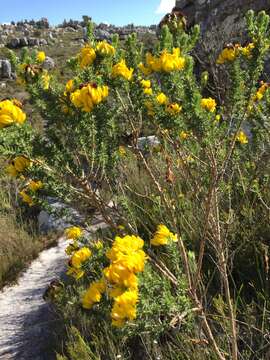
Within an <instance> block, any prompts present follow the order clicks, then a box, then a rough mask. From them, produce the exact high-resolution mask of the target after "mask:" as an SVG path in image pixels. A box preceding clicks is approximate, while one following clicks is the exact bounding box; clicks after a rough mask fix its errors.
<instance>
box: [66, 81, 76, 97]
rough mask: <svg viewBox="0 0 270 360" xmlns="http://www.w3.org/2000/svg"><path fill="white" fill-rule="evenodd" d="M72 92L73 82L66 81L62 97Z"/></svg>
mask: <svg viewBox="0 0 270 360" xmlns="http://www.w3.org/2000/svg"><path fill="white" fill-rule="evenodd" d="M73 90H74V81H73V80H72V79H71V80H68V82H67V83H66V86H65V92H64V95H65V96H67V95H68V94H70V93H71V92H72V91H73Z"/></svg>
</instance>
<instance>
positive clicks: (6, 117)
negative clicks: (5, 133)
mask: <svg viewBox="0 0 270 360" xmlns="http://www.w3.org/2000/svg"><path fill="white" fill-rule="evenodd" d="M16 104H18V103H17V102H16V101H15V100H14V101H12V100H3V101H0V129H2V128H4V127H6V126H9V125H12V124H14V123H16V124H23V123H24V121H25V119H26V115H25V113H24V112H23V111H22V109H21V108H20V107H19V106H17V105H16Z"/></svg>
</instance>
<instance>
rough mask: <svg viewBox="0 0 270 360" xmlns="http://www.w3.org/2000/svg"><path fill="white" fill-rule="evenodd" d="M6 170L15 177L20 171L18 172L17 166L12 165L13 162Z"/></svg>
mask: <svg viewBox="0 0 270 360" xmlns="http://www.w3.org/2000/svg"><path fill="white" fill-rule="evenodd" d="M5 171H6V173H7V174H8V175H10V176H14V177H15V176H17V175H18V172H17V170H16V168H15V166H14V165H12V164H10V165H8V166H6V168H5Z"/></svg>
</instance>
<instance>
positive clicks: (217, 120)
mask: <svg viewBox="0 0 270 360" xmlns="http://www.w3.org/2000/svg"><path fill="white" fill-rule="evenodd" d="M220 119H221V115H220V114H217V115H216V117H215V120H216V122H219V121H220Z"/></svg>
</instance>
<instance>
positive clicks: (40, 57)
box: [36, 51, 46, 63]
mask: <svg viewBox="0 0 270 360" xmlns="http://www.w3.org/2000/svg"><path fill="white" fill-rule="evenodd" d="M36 59H37V61H38V62H39V63H43V62H44V61H45V59H46V54H45V52H44V51H39V52H38V53H37V57H36Z"/></svg>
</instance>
